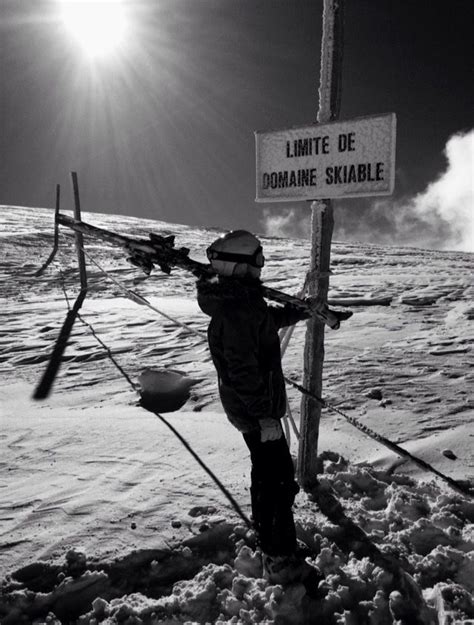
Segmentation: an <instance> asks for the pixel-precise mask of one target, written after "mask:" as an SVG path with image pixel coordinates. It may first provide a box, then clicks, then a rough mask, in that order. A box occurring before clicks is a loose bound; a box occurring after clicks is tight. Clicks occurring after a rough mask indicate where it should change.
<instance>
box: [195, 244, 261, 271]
mask: <svg viewBox="0 0 474 625" xmlns="http://www.w3.org/2000/svg"><path fill="white" fill-rule="evenodd" d="M206 254H207V258H208V259H209V260H210V261H213V260H223V261H226V262H228V263H246V264H247V265H252V267H257V268H259V269H261V268H262V267H263V266H264V265H265V256H264V255H263V249H262V246H261V245H259V246H258V247H257V249H256V250H255V252H254V253H253V254H234V253H233V252H219V251H217V250H214V249H212V247H208V248H207V250H206Z"/></svg>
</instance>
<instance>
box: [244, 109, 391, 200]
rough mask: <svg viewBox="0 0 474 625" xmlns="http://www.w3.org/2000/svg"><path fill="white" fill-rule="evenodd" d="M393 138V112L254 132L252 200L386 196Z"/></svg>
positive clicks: (388, 188) (388, 187)
mask: <svg viewBox="0 0 474 625" xmlns="http://www.w3.org/2000/svg"><path fill="white" fill-rule="evenodd" d="M395 136H396V117H395V113H387V114H385V115H377V116H373V117H360V118H357V119H352V120H347V121H337V122H330V123H328V124H314V125H311V126H304V127H301V128H290V129H288V130H277V131H271V132H256V133H255V146H256V166H257V195H256V201H257V202H286V201H293V202H294V201H298V200H317V199H323V198H328V199H329V198H346V197H363V196H369V195H390V194H391V193H392V192H393V188H394V184H395Z"/></svg>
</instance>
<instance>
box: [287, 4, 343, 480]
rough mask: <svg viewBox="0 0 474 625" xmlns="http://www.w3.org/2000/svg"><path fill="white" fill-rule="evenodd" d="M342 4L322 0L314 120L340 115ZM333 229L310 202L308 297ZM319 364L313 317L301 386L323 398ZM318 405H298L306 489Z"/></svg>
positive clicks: (319, 328) (317, 324) (320, 343)
mask: <svg viewBox="0 0 474 625" xmlns="http://www.w3.org/2000/svg"><path fill="white" fill-rule="evenodd" d="M343 10H344V0H324V8H323V29H322V45H321V74H320V83H319V110H318V122H319V123H325V122H329V121H332V120H335V119H337V118H338V116H339V110H340V101H341V75H342V53H343V21H344V17H343ZM333 225H334V218H333V209H332V204H331V200H320V201H317V202H313V203H312V204H311V264H310V271H311V275H310V280H309V285H308V294H309V295H312V296H314V295H317V296H318V297H320V298H321V299H323V300H324V301H326V299H327V294H328V287H329V270H330V256H331V239H332V230H333ZM323 362H324V324H323V323H322V322H321V321H319V320H318V319H317V318H316V317H312V318H311V319H309V320H308V322H307V329H306V342H305V350H304V386H305V388H307V389H309V390H310V391H312V392H313V393H314V394H315V395H317V396H318V397H321V396H322V380H323ZM320 416H321V405H320V404H319V402H317V401H315V400H314V399H312V398H311V397H309V396H307V395H303V399H302V402H301V430H300V445H299V456H298V478H299V482H300V484H301V486H303V488H305V489H310V488H311V486H312V485H314V483H315V481H316V473H317V453H318V437H319V420H320Z"/></svg>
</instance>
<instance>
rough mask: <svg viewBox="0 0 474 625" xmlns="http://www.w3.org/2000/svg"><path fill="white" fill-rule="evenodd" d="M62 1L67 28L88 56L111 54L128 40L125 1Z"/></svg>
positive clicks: (63, 17) (62, 10)
mask: <svg viewBox="0 0 474 625" xmlns="http://www.w3.org/2000/svg"><path fill="white" fill-rule="evenodd" d="M59 4H60V11H61V18H62V21H63V23H64V25H65V27H66V29H67V31H68V32H69V34H70V35H71V37H72V38H73V39H74V40H75V41H76V43H77V44H78V45H79V47H80V48H81V49H82V51H83V52H84V53H85V54H86V55H87V56H88V57H90V58H92V59H94V58H103V57H108V56H110V55H113V54H115V53H117V52H118V51H119V50H120V48H121V47H122V45H123V44H124V43H125V35H126V30H127V28H126V27H127V19H126V11H125V6H124V2H123V1H122V0H59Z"/></svg>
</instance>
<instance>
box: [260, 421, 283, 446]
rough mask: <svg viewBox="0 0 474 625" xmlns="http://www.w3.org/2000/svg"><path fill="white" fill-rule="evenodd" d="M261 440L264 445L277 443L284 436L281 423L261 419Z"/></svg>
mask: <svg viewBox="0 0 474 625" xmlns="http://www.w3.org/2000/svg"><path fill="white" fill-rule="evenodd" d="M258 422H259V424H260V440H261V442H262V443H266V442H268V441H276V440H278V439H279V438H281V437H282V436H283V430H282V429H281V425H280V422H279V421H278V420H277V419H270V418H267V419H259V421H258Z"/></svg>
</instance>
